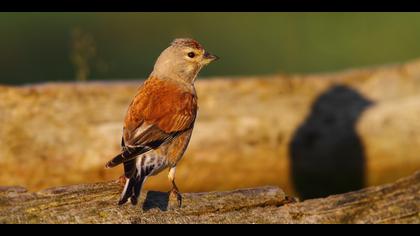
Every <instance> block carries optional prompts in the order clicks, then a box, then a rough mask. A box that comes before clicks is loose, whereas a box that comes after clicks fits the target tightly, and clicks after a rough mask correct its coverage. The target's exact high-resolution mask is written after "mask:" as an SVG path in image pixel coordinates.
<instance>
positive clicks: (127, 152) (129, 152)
mask: <svg viewBox="0 0 420 236" xmlns="http://www.w3.org/2000/svg"><path fill="white" fill-rule="evenodd" d="M150 150H151V149H150V147H140V146H139V147H134V148H128V147H127V146H126V147H124V151H123V152H121V153H120V154H118V155H117V156H115V157H114V158H112V159H111V160H110V161H108V162H107V163H106V165H105V168H112V167H115V166H117V165H119V164H121V163H123V162H127V161H130V160H133V159H135V158H136V157H137V156H138V155H140V154H142V153H145V152H147V151H150Z"/></svg>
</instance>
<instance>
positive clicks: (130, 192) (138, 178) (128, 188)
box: [118, 170, 147, 205]
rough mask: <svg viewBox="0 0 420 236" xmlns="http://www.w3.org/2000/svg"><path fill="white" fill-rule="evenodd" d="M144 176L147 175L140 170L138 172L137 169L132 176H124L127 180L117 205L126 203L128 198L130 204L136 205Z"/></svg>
mask: <svg viewBox="0 0 420 236" xmlns="http://www.w3.org/2000/svg"><path fill="white" fill-rule="evenodd" d="M146 178H147V176H145V175H143V174H142V172H140V173H139V174H138V172H137V170H136V172H135V174H134V175H133V176H132V177H130V178H127V177H126V179H127V181H126V182H125V186H124V190H123V191H122V193H121V197H120V200H119V201H118V205H122V204H124V203H126V202H127V201H128V199H130V201H131V204H133V205H136V204H137V202H138V199H139V197H140V192H141V188H142V187H143V183H144V181H145V180H146Z"/></svg>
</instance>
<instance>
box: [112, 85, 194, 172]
mask: <svg viewBox="0 0 420 236" xmlns="http://www.w3.org/2000/svg"><path fill="white" fill-rule="evenodd" d="M196 113H197V98H196V96H195V94H193V92H192V91H188V90H187V89H186V88H185V87H183V86H181V85H180V84H178V83H177V82H174V81H172V80H161V79H158V78H153V77H152V78H150V79H148V80H147V81H146V82H145V83H144V85H143V86H142V87H141V88H140V89H139V91H138V93H137V95H136V96H135V98H134V99H133V101H132V103H131V104H130V106H129V108H128V111H127V115H126V118H125V124H124V130H123V140H122V144H124V147H123V150H124V151H123V153H121V154H120V155H118V156H116V157H114V158H113V159H112V160H111V161H110V162H108V163H107V167H113V166H116V165H118V164H121V163H122V162H124V161H128V160H131V159H133V158H135V157H136V156H138V155H139V154H141V153H144V152H147V151H149V150H152V149H156V148H158V147H159V146H160V145H162V144H163V143H167V142H169V141H171V140H172V139H173V138H175V137H177V136H178V135H180V134H182V133H183V132H184V131H186V130H188V129H190V128H191V127H192V125H193V124H194V121H195V118H196Z"/></svg>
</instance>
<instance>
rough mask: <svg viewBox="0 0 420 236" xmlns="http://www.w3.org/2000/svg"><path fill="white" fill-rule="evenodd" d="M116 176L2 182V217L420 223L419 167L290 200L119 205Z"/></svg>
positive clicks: (150, 195)
mask: <svg viewBox="0 0 420 236" xmlns="http://www.w3.org/2000/svg"><path fill="white" fill-rule="evenodd" d="M119 190H120V187H119V186H118V184H117V183H115V182H104V183H97V184H82V185H75V186H67V187H58V188H51V189H47V190H44V191H40V192H36V193H30V192H27V191H26V190H25V189H24V188H21V187H2V188H0V222H1V223H420V172H417V173H415V174H414V175H412V176H410V177H407V178H404V179H401V180H398V181H397V182H395V183H392V184H386V185H382V186H377V187H370V188H366V189H362V190H359V191H355V192H349V193H344V194H340V195H333V196H329V197H327V198H319V199H312V200H307V201H303V202H298V203H290V199H291V198H290V197H286V195H285V194H284V192H283V191H282V190H281V189H279V188H277V187H259V188H253V189H239V190H234V191H227V192H206V193H185V194H184V195H183V196H184V205H183V207H182V208H177V207H173V205H172V203H171V202H172V200H171V199H169V198H168V194H167V193H162V192H155V191H148V192H143V194H142V197H141V201H140V202H139V204H140V205H138V206H132V205H130V204H126V205H123V206H117V205H116V202H117V199H118V194H119Z"/></svg>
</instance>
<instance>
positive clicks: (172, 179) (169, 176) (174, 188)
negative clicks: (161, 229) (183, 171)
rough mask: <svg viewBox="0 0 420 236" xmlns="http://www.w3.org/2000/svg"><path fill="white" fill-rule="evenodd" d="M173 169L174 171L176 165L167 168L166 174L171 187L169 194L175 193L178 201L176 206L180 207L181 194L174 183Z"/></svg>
mask: <svg viewBox="0 0 420 236" xmlns="http://www.w3.org/2000/svg"><path fill="white" fill-rule="evenodd" d="M175 171H176V167H172V168H171V169H170V170H169V174H168V178H169V180H170V181H171V183H172V189H171V191H170V193H169V196H170V195H175V196H176V200H177V202H178V207H179V208H181V206H182V195H181V193H180V192H179V189H178V187H177V186H176V184H175Z"/></svg>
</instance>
